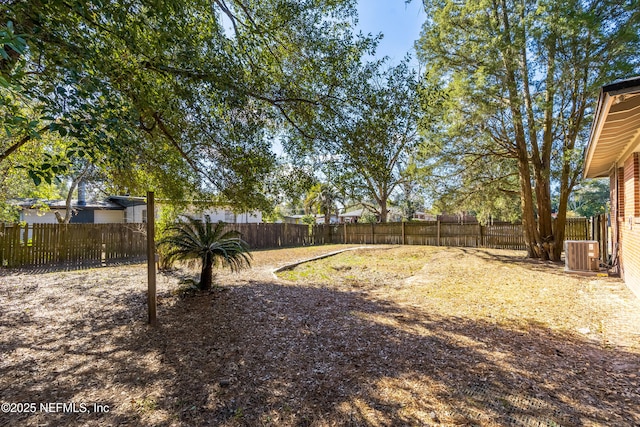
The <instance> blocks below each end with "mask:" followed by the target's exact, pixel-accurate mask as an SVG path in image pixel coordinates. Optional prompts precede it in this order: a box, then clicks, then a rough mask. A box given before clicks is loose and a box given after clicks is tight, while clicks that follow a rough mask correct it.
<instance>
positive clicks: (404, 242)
mask: <svg viewBox="0 0 640 427" xmlns="http://www.w3.org/2000/svg"><path fill="white" fill-rule="evenodd" d="M404 236H405V233H404V221H402V244H403V245H406V244H407V243H406V241H405V238H404Z"/></svg>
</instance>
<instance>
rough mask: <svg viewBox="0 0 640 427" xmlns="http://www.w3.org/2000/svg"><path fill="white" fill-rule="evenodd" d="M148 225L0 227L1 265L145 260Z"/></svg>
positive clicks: (30, 225) (1, 225)
mask: <svg viewBox="0 0 640 427" xmlns="http://www.w3.org/2000/svg"><path fill="white" fill-rule="evenodd" d="M144 230H145V224H29V225H25V226H21V225H18V224H13V225H3V224H0V263H1V264H0V265H2V266H3V267H9V268H11V267H22V266H43V265H49V264H72V265H73V264H77V265H81V264H90V263H102V262H109V261H113V260H123V259H130V258H144V257H145V250H146V247H147V244H146V233H145V231H144Z"/></svg>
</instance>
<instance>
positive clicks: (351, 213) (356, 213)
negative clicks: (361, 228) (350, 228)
mask: <svg viewBox="0 0 640 427" xmlns="http://www.w3.org/2000/svg"><path fill="white" fill-rule="evenodd" d="M363 211H364V209H356V210H355V211H349V212H345V213H342V214H340V215H338V216H341V217H343V218H344V217H360V216H362V212H363Z"/></svg>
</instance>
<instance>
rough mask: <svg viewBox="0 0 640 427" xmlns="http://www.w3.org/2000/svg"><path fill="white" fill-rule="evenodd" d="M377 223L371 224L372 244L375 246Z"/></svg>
mask: <svg viewBox="0 0 640 427" xmlns="http://www.w3.org/2000/svg"><path fill="white" fill-rule="evenodd" d="M375 226H376V225H375V223H373V222H372V223H371V244H372V245H374V244H375V243H376V233H375Z"/></svg>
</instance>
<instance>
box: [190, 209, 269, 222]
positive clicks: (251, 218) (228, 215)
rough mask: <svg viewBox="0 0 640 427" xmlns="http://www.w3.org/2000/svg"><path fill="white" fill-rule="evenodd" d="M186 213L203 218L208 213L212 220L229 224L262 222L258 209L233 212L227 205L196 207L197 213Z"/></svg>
mask: <svg viewBox="0 0 640 427" xmlns="http://www.w3.org/2000/svg"><path fill="white" fill-rule="evenodd" d="M190 210H191V209H190ZM194 211H195V209H194ZM187 215H190V216H195V217H202V218H204V216H205V215H209V218H210V219H211V221H212V222H219V221H222V222H227V223H230V224H231V223H233V224H256V223H260V222H262V212H260V211H250V212H241V213H234V212H233V210H232V209H231V208H230V207H228V206H218V207H209V208H205V209H198V210H197V213H188V214H187Z"/></svg>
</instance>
